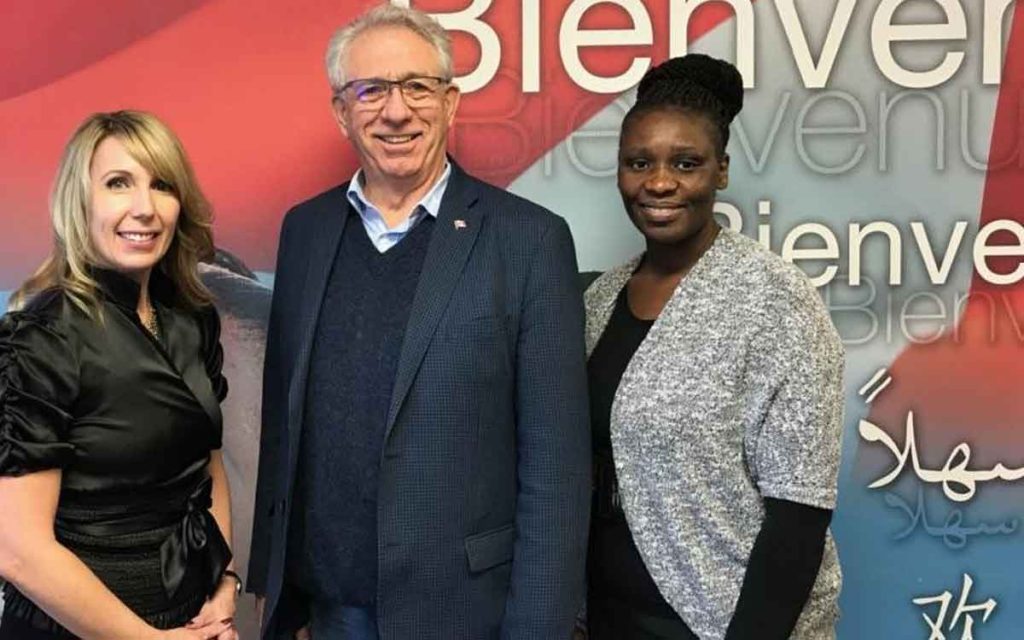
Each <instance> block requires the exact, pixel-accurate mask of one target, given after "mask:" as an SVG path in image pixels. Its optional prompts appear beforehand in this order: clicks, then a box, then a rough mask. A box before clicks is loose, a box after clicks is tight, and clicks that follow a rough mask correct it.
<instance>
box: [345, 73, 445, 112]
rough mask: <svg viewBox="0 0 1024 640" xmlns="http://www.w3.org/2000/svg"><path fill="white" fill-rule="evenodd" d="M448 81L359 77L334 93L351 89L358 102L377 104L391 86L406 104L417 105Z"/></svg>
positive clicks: (436, 78)
mask: <svg viewBox="0 0 1024 640" xmlns="http://www.w3.org/2000/svg"><path fill="white" fill-rule="evenodd" d="M448 82H449V81H448V80H447V79H445V78H438V77H436V76H413V77H412V78H405V79H404V80H385V79H384V78H360V79H357V80H352V81H350V82H346V83H345V84H344V85H342V87H341V89H339V90H338V91H337V92H336V93H335V95H338V96H340V95H341V94H342V93H344V92H345V91H348V90H351V91H352V95H353V96H354V97H355V99H356V102H358V103H359V104H362V105H367V106H377V105H378V104H383V102H384V100H385V99H386V98H387V97H388V96H389V95H391V88H392V87H398V88H399V90H400V91H401V92H402V97H403V98H404V99H405V102H406V104H408V105H410V106H417V105H422V104H424V103H426V102H428V101H429V100H430V99H431V98H432V97H434V95H436V94H437V91H438V89H440V88H441V87H442V86H443V85H446V84H448Z"/></svg>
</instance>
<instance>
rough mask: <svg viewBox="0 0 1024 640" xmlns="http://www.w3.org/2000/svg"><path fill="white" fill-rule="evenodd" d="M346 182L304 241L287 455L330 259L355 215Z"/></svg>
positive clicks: (296, 428)
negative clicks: (303, 275)
mask: <svg viewBox="0 0 1024 640" xmlns="http://www.w3.org/2000/svg"><path fill="white" fill-rule="evenodd" d="M347 187H348V185H347V183H346V184H345V185H343V186H342V187H340V188H339V189H338V194H339V196H340V197H339V198H337V199H336V200H332V201H331V205H330V206H328V207H324V209H323V210H322V211H321V216H320V217H321V220H320V221H319V223H318V224H317V226H316V229H315V232H314V233H312V234H311V235H310V237H308V238H306V242H307V246H308V250H309V259H308V262H307V265H308V267H307V268H306V279H305V281H304V282H303V284H302V297H301V307H300V308H299V309H297V310H296V317H297V318H298V319H299V323H300V324H299V327H298V331H299V332H300V340H301V342H300V343H299V345H300V346H299V352H298V357H297V358H296V361H295V370H294V374H293V375H292V383H291V387H290V388H289V390H288V398H289V409H290V410H289V423H290V424H291V425H292V428H291V429H290V430H289V434H288V435H289V439H290V441H291V445H292V446H291V452H292V456H293V457H294V456H295V455H297V449H298V447H297V444H298V439H299V432H300V431H301V429H302V420H303V417H302V416H303V405H304V403H305V399H306V380H307V378H308V377H309V358H310V353H311V352H312V349H313V338H314V337H315V336H316V325H317V320H318V319H319V318H320V309H321V307H322V305H323V301H324V294H325V293H326V291H327V281H328V279H329V278H330V275H331V268H332V267H333V266H334V257H335V255H336V254H337V252H338V245H339V243H340V241H341V233H342V230H343V229H344V228H345V221H346V220H347V219H348V216H349V215H355V214H354V213H353V212H352V211H351V210H350V209H351V205H350V204H349V202H348V200H346V199H345V192H346V189H347Z"/></svg>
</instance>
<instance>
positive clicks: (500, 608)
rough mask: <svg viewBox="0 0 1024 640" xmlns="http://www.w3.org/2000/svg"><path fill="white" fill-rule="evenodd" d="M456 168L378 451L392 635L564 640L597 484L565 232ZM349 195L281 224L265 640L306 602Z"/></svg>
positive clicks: (304, 208)
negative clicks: (311, 404) (317, 351)
mask: <svg viewBox="0 0 1024 640" xmlns="http://www.w3.org/2000/svg"><path fill="white" fill-rule="evenodd" d="M452 164H453V166H452V174H451V177H450V179H449V183H448V187H447V190H446V191H445V194H444V198H443V201H442V204H441V209H440V212H439V215H438V217H437V222H436V224H435V226H434V231H433V234H432V237H431V240H430V246H429V249H428V251H427V256H426V258H425V261H424V264H423V270H422V274H421V276H420V280H419V284H418V286H417V289H416V294H415V297H414V299H413V303H412V312H411V315H410V320H409V324H408V327H407V329H406V334H405V340H404V342H403V344H402V351H401V356H400V360H399V364H398V371H397V374H396V378H395V384H394V391H393V395H392V398H391V406H390V411H389V413H388V421H387V427H386V436H385V442H384V448H383V451H382V452H381V460H380V465H381V466H380V476H379V487H378V507H377V519H378V528H377V529H378V540H377V548H378V550H379V555H378V584H377V615H378V627H379V630H380V637H381V640H408V639H409V638H417V639H421V640H426V639H430V638H437V639H438V640H461V639H466V640H477V639H481V640H483V639H491V638H494V639H498V638H502V639H505V638H508V639H511V638H537V639H545V640H546V639H549V638H550V639H555V638H558V639H562V638H568V637H569V636H570V633H571V629H572V626H573V619H574V617H575V614H576V612H577V610H578V608H579V607H580V605H581V604H582V602H583V595H584V566H585V564H586V541H587V530H588V516H589V508H590V485H591V482H590V455H591V452H590V425H589V417H588V406H589V404H588V401H587V387H586V369H585V367H586V365H585V357H584V340H583V331H584V318H583V303H582V297H581V292H580V289H579V287H578V285H577V273H576V259H575V251H574V248H573V243H572V237H571V236H570V234H569V229H568V227H567V225H566V224H565V222H564V221H563V220H562V219H561V218H559V217H557V216H555V215H553V214H552V213H551V212H549V211H547V210H545V209H543V208H541V207H539V206H537V205H536V204H533V203H531V202H528V201H526V200H523V199H522V198H518V197H516V196H514V195H512V194H510V193H508V192H506V191H503V190H501V189H498V188H495V187H493V186H491V185H488V184H486V183H484V182H481V181H479V180H476V179H475V178H473V177H471V176H469V175H467V174H466V173H464V172H463V171H462V170H461V169H460V168H459V167H457V166H455V165H454V162H453V163H452ZM346 188H347V184H346V185H341V186H339V187H336V188H334V189H331V190H330V191H327V192H326V193H323V194H321V195H319V196H317V197H315V198H313V199H311V200H308V201H306V202H304V203H302V204H300V205H298V206H297V207H295V208H294V209H293V210H292V211H290V212H289V213H288V215H287V216H286V217H285V221H284V225H283V227H282V230H281V241H280V242H281V244H280V248H279V250H278V263H277V273H276V276H275V286H274V298H273V304H272V306H271V315H270V325H269V329H268V335H267V350H266V360H265V364H264V382H263V432H262V437H261V439H260V462H259V479H258V482H257V490H256V507H255V514H254V524H253V536H252V550H251V561H250V565H249V574H248V588H249V590H250V591H253V592H255V593H257V594H261V595H264V596H265V597H266V599H267V600H266V607H265V610H264V620H263V628H264V634H263V636H264V637H266V638H274V637H276V636H277V634H279V633H282V632H284V631H286V630H287V629H285V627H286V626H287V624H288V623H287V621H286V620H285V618H286V617H287V615H286V612H285V610H286V609H289V608H292V607H293V606H294V604H295V601H296V599H301V597H300V596H299V595H298V594H297V593H294V591H296V590H294V589H291V588H289V587H288V585H287V584H286V583H285V582H284V574H285V549H286V540H287V537H288V525H289V519H290V518H289V512H290V507H291V504H292V491H293V485H294V481H295V476H296V465H297V464H299V460H298V452H299V443H300V440H299V439H300V437H301V433H300V432H301V425H302V423H303V409H304V407H303V400H304V398H305V396H306V383H307V376H308V372H309V359H310V352H311V349H312V343H313V337H314V333H315V331H316V325H317V322H318V318H319V313H320V307H321V303H322V301H323V297H324V292H325V289H326V286H327V280H328V276H329V274H330V271H331V267H332V265H333V263H334V256H335V253H336V251H337V249H338V246H339V241H340V238H341V233H342V227H343V226H344V219H345V215H346V211H347V209H348V207H349V203H348V201H347V199H346V197H345V192H346ZM338 321H343V319H340V318H339V319H338ZM338 517H339V518H342V517H344V514H342V513H339V514H338ZM300 604H301V603H300Z"/></svg>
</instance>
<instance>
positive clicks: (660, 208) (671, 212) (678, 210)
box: [636, 202, 686, 222]
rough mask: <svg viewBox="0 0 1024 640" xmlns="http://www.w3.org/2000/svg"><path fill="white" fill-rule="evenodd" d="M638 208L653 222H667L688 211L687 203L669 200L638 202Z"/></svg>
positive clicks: (639, 211)
mask: <svg viewBox="0 0 1024 640" xmlns="http://www.w3.org/2000/svg"><path fill="white" fill-rule="evenodd" d="M636 210H637V213H639V214H640V215H642V216H643V217H645V218H647V219H648V220H651V221H653V222H667V221H669V220H673V219H675V218H677V217H678V216H680V215H682V214H683V213H684V212H685V211H686V205H685V204H678V203H667V202H666V203H661V202H652V203H638V204H637V205H636Z"/></svg>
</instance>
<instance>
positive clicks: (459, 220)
mask: <svg viewBox="0 0 1024 640" xmlns="http://www.w3.org/2000/svg"><path fill="white" fill-rule="evenodd" d="M454 224H455V228H456V229H465V228H466V221H465V220H463V219H462V218H456V219H455V223H454Z"/></svg>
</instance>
